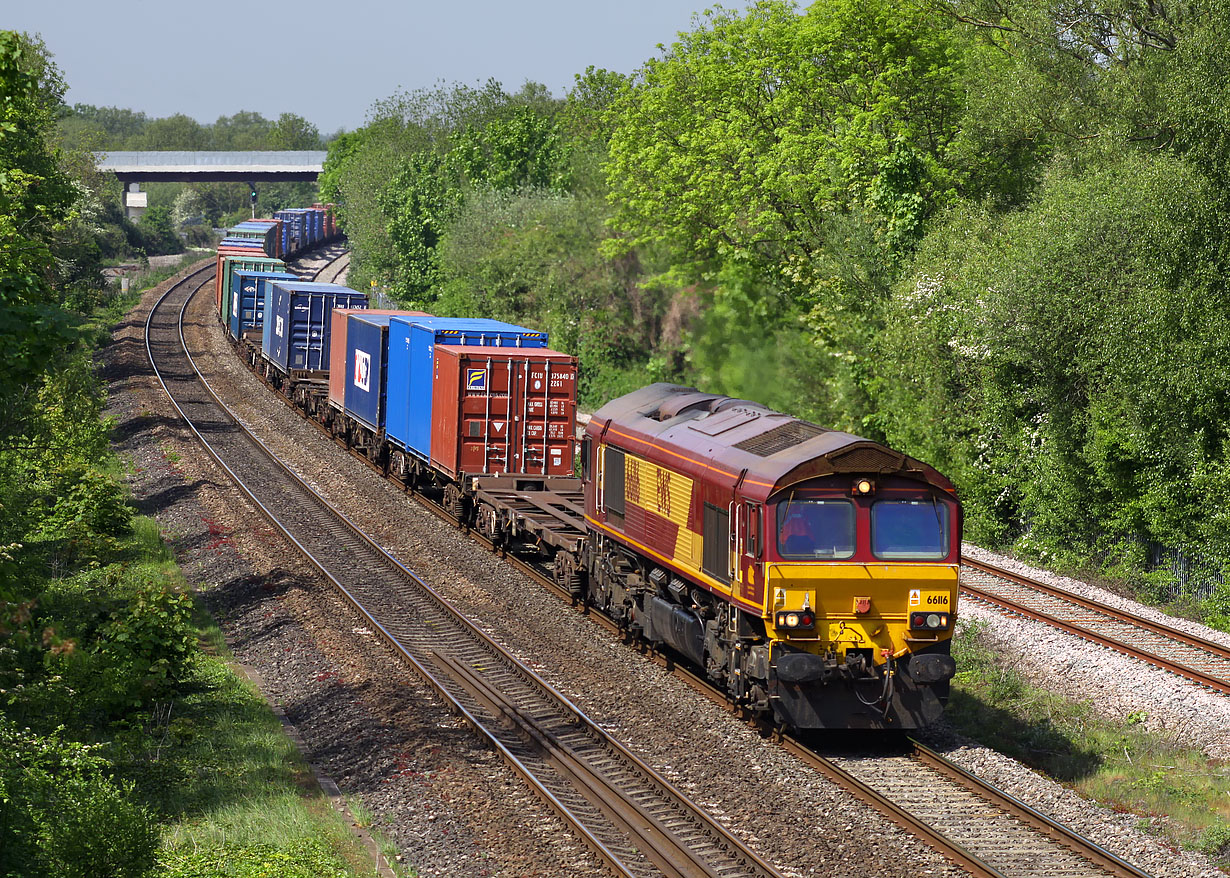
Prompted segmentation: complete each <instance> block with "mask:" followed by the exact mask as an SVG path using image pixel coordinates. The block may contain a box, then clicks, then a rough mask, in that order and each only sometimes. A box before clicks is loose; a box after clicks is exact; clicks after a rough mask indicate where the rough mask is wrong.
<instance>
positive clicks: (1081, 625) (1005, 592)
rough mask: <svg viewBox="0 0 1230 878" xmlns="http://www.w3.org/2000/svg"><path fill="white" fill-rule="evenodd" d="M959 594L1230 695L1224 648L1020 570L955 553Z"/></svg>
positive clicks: (1229, 656)
mask: <svg viewBox="0 0 1230 878" xmlns="http://www.w3.org/2000/svg"><path fill="white" fill-rule="evenodd" d="M961 565H962V569H961V594H962V599H964V600H969V599H971V598H972V599H973V600H976V601H979V602H981V603H983V604H987V605H989V606H992V607H994V608H996V609H998V610H999V611H1001V612H1006V613H1010V614H1013V615H1016V616H1022V617H1025V618H1029V619H1035V620H1037V621H1040V622H1044V623H1046V624H1047V625H1051V626H1053V627H1055V628H1059V629H1060V630H1062V631H1066V632H1067V633H1069V634H1073V635H1075V636H1077V637H1080V638H1083V639H1085V640H1088V641H1091V642H1093V643H1097V644H1099V645H1101V646H1105V647H1107V648H1109V649H1113V650H1115V651H1116V652H1120V653H1123V654H1124V655H1128V656H1131V657H1133V658H1136V659H1139V660H1140V661H1144V662H1147V663H1149V664H1151V665H1153V666H1155V667H1159V668H1164V669H1165V670H1167V671H1170V672H1171V673H1174V674H1178V675H1179V676H1181V677H1184V678H1186V679H1188V680H1191V681H1193V682H1195V683H1198V684H1200V685H1201V686H1204V687H1207V688H1208V689H1211V690H1214V691H1217V692H1221V693H1223V694H1227V695H1230V649H1228V648H1226V647H1224V646H1222V645H1221V644H1218V643H1212V642H1210V641H1208V640H1204V639H1202V638H1199V637H1195V636H1193V635H1191V634H1188V633H1186V632H1184V631H1180V630H1178V629H1175V628H1171V627H1169V626H1167V625H1162V624H1159V623H1157V622H1152V621H1150V620H1148V619H1142V618H1141V617H1139V616H1133V615H1132V614H1131V613H1127V612H1124V611H1123V610H1119V609H1116V608H1115V607H1111V606H1108V605H1106V604H1102V603H1099V602H1097V601H1093V600H1089V599H1087V598H1083V597H1080V596H1078V595H1074V594H1072V593H1070V592H1067V591H1064V590H1062V589H1058V588H1054V587H1053V586H1049V585H1046V584H1045V583H1042V582H1038V581H1036V580H1033V579H1030V578H1029V577H1026V576H1021V575H1019V574H1016V573H1012V572H1010V571H1008V570H1004V569H1002V568H999V567H995V566H993V565H991V564H986V563H984V562H981V561H977V560H975V559H973V558H970V557H968V556H966V557H963V558H962V559H961Z"/></svg>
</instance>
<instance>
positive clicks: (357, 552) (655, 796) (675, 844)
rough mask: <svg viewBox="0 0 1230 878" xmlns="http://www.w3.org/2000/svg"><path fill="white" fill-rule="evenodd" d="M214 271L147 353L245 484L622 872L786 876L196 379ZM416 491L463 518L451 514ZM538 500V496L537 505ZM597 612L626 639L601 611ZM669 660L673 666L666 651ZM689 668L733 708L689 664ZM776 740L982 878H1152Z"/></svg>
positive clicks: (161, 306) (1037, 822)
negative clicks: (477, 622) (366, 529)
mask: <svg viewBox="0 0 1230 878" xmlns="http://www.w3.org/2000/svg"><path fill="white" fill-rule="evenodd" d="M342 262H348V260H345V259H344V258H343V257H338V258H337V259H334V260H332V261H331V262H330V263H328V264H327V265H326V266H325V267H324V268H322V269H321V270H320V271H319V272H317V277H318V278H319V277H321V276H322V274H325V275H326V276H327V273H328V272H329V271H331V270H332V269H333V268H335V267H336V266H337V265H338V264H339V263H342ZM211 269H212V266H210V267H207V268H205V269H203V270H202V271H199V272H197V273H195V274H193V275H190V276H189V277H188V278H186V279H185V280H184V281H181V283H180V284H179V285H177V286H175V287H173V288H172V290H170V291H169V292H168V293H167V294H166V295H165V296H164V297H163V299H161V300H159V303H158V304H157V305H156V306H155V307H154V309H153V310H152V311H151V314H150V318H149V321H148V322H147V350H148V352H149V356H150V361H151V363H153V364H154V366H155V370H156V371H157V373H158V375H159V381H160V383H162V385H163V387H164V388H165V389H166V392H167V394H168V396H170V397H171V399H172V402H173V403H174V405H175V407H176V408H177V409H178V410H179V411H180V412H181V414H182V415H183V417H184V418H185V420H186V421H188V423H189V424H190V426H191V427H192V429H193V431H194V433H196V435H197V437H198V438H199V439H200V441H201V442H202V443H203V444H205V446H206V449H207V451H208V452H209V454H210V455H211V456H212V457H214V459H215V460H217V461H218V462H219V463H220V465H222V466H223V468H224V469H226V470H227V472H228V474H229V475H230V476H231V477H232V479H234V480H235V481H236V483H237V484H238V485H239V487H240V490H242V491H243V492H244V493H245V494H247V495H248V497H249V498H250V499H251V500H252V501H253V502H254V503H255V504H256V505H257V506H258V508H260V509H261V510H262V511H263V513H264V514H265V515H266V516H267V517H268V518H270V520H271V521H273V522H274V524H275V526H276V527H278V528H279V529H281V530H282V531H283V533H284V534H285V535H286V536H287V538H288V539H290V540H291V542H293V543H294V544H295V545H296V546H297V547H298V548H299V550H300V551H301V552H303V554H304V555H305V556H306V557H307V558H308V560H309V561H310V562H311V563H312V564H313V565H314V566H316V567H317V569H318V570H320V571H321V573H322V574H323V575H324V576H325V577H326V578H327V579H328V580H329V581H330V582H331V583H332V584H333V585H334V587H335V588H337V589H338V590H339V592H340V593H341V594H342V595H343V596H344V597H345V598H346V600H347V601H348V602H349V603H350V604H351V605H352V606H354V607H355V608H356V611H357V612H359V613H360V615H362V616H364V617H365V618H366V620H367V624H369V625H370V626H371V628H372V630H374V631H376V632H377V633H378V634H379V635H380V636H381V637H382V638H383V639H384V640H385V642H386V643H388V644H389V645H390V647H391V648H392V649H393V650H394V651H395V652H396V653H397V654H398V655H399V656H400V657H401V658H402V659H403V660H404V661H406V662H407V663H408V664H410V665H411V666H412V667H413V668H414V669H415V670H416V671H417V672H418V673H419V674H420V675H421V676H422V677H423V678H424V679H425V680H426V681H427V682H428V683H429V684H430V685H432V686H433V688H435V689H436V691H437V692H439V693H440V695H441V696H442V697H443V698H444V699H445V701H446V702H448V703H449V704H451V705H452V709H453V710H454V711H455V712H457V713H458V714H460V715H461V716H463V717H464V718H465V719H466V720H467V721H468V722H469V723H470V724H471V725H472V726H474V727H475V728H476V729H477V730H478V731H479V732H480V734H482V735H483V736H485V737H486V739H487V740H488V741H490V743H491V745H492V746H493V747H494V748H495V749H496V750H497V752H499V753H500V754H501V756H502V757H503V758H504V760H505V761H506V762H507V763H508V764H509V765H510V766H512V767H513V770H514V771H516V772H517V773H518V774H520V775H521V776H522V777H523V778H524V779H525V780H526V782H527V783H528V784H529V785H530V787H531V788H532V789H534V790H535V792H536V794H537V795H538V796H539V797H540V798H541V799H542V800H543V801H544V802H546V803H547V804H548V805H549V806H550V807H551V808H552V809H553V810H555V811H556V813H558V814H560V816H561V817H562V818H563V819H564V820H565V821H566V822H567V823H569V824H570V825H571V826H572V827H573V828H574V831H575V832H576V834H577V835H578V836H579V837H580V838H581V839H582V840H583V841H584V842H585V843H586V844H587V845H588V846H589V847H590V848H591V850H593V851H594V852H595V853H596V854H597V855H598V856H599V857H600V858H602V859H603V860H604V861H605V862H606V863H607V864H608V865H609V866H610V868H611V869H612V871H614V872H615V873H616V874H619V875H679V876H683V875H708V876H715V875H723V876H725V875H777V874H779V873H777V872H776V871H774V870H773V868H772V867H771V866H769V865H768V864H766V863H764V862H763V861H761V860H760V859H759V858H758V857H757V856H756V855H755V854H754V853H753V852H751V851H750V850H748V849H747V848H746V847H744V846H743V845H742V844H741V843H740V842H739V841H738V840H737V839H734V838H733V837H731V836H729V834H728V833H726V832H725V830H724V829H723V828H722V827H721V826H720V825H719V824H717V823H715V822H714V821H713V820H712V819H711V818H709V817H707V816H706V815H705V814H704V813H703V812H701V811H700V810H699V809H697V808H696V807H695V806H693V805H691V804H690V803H689V802H688V801H687V799H686V798H685V797H683V796H682V795H681V794H679V793H678V792H677V791H675V790H674V789H673V788H672V787H671V786H670V784H669V783H668V782H667V781H665V780H664V779H662V778H661V777H660V776H658V775H656V773H654V772H653V770H652V769H650V768H649V767H648V766H646V765H644V764H642V763H640V762H639V760H637V759H636V758H635V757H634V756H632V755H631V754H630V753H629V752H628V751H627V750H626V749H624V748H623V747H622V746H620V745H619V744H618V743H617V742H615V741H613V740H612V739H610V738H609V737H608V736H607V735H606V734H605V733H603V732H602V731H601V730H600V729H597V728H596V727H594V726H593V724H592V723H589V722H588V720H587V719H586V717H585V716H584V715H583V714H582V713H581V711H579V710H578V709H577V708H576V707H575V706H573V705H572V704H570V703H569V702H568V701H567V700H566V699H564V698H563V696H561V695H560V694H559V693H557V692H556V691H555V690H554V689H552V688H551V687H550V686H549V685H548V684H547V683H545V682H544V681H543V680H541V679H540V678H539V677H538V676H537V675H535V674H534V673H533V672H532V671H530V670H529V669H528V668H526V667H525V666H524V665H522V664H520V663H519V662H518V661H517V660H516V659H515V658H513V657H512V656H510V655H508V654H507V653H505V652H504V651H503V650H502V649H501V648H500V647H499V646H498V645H497V644H495V643H494V642H492V641H491V640H490V639H489V638H487V637H486V636H485V635H484V634H482V633H481V632H480V631H478V630H477V629H475V628H474V627H473V626H472V625H470V623H469V622H467V621H466V620H464V619H461V618H460V617H458V616H457V614H456V613H455V612H454V611H453V610H452V608H451V607H450V606H449V605H448V604H447V602H446V601H445V600H444V599H443V598H442V597H441V596H439V595H438V594H437V593H435V592H434V591H433V590H432V589H431V588H430V587H429V586H427V585H426V584H425V583H423V582H422V581H420V580H419V579H418V578H417V577H415V575H414V574H413V573H412V572H411V571H409V570H408V569H406V568H405V567H403V566H402V565H401V564H399V563H398V562H397V561H396V560H394V559H392V558H391V557H389V556H388V555H387V554H386V553H385V552H384V551H383V550H381V549H380V548H379V547H378V546H376V545H375V544H374V543H372V542H371V541H370V540H369V539H367V538H366V537H365V536H364V535H363V534H362V533H361V532H360V531H359V530H358V529H357V528H356V527H354V526H353V525H352V524H351V523H350V522H349V521H348V520H347V519H346V518H345V516H344V515H342V514H341V513H340V512H338V511H337V510H335V509H332V508H330V507H329V506H328V504H327V503H326V502H325V501H324V500H323V499H322V498H321V497H320V496H319V495H318V494H316V492H315V491H313V490H312V489H311V488H309V487H307V486H306V485H304V484H303V483H302V482H300V481H299V480H298V479H297V478H296V477H294V476H293V475H292V474H291V473H290V472H289V470H288V469H286V468H285V467H284V466H283V465H282V464H281V463H280V462H279V461H277V460H276V459H275V458H273V457H272V456H271V455H270V454H269V453H268V452H267V451H266V450H265V449H264V447H263V445H262V444H261V443H260V440H259V439H256V438H255V437H253V436H250V435H248V434H247V433H246V431H244V430H243V428H241V427H240V425H239V424H238V422H237V421H236V420H235V419H234V418H233V416H232V415H231V414H230V412H229V411H228V410H227V409H226V407H225V405H224V404H222V403H221V401H220V400H218V399H217V398H216V397H214V396H213V393H212V391H211V390H210V389H209V388H208V387H206V386H205V384H204V382H203V380H202V379H201V378H200V377H199V375H198V374H197V373H196V370H195V365H194V364H193V363H192V360H191V354H190V353H189V352H188V351H187V349H186V344H185V343H184V341H183V336H182V327H181V326H180V324H181V321H182V315H183V312H184V310H185V309H186V307H187V303H188V300H189V298H190V296H191V295H192V294H193V293H194V292H195V289H196V288H197V287H199V286H203V285H204V284H205V283H207V282H208V280H209V279H210V276H211V275H212V271H211ZM333 276H336V273H335V274H334V275H333ZM355 456H356V457H359V459H360V460H364V461H365V462H366V459H365V458H363V457H362V456H360V455H358V454H355ZM377 471H379V470H377ZM240 472H242V474H243V476H242V478H241V477H240V475H239V473H240ZM414 496H415V497H416V499H418V500H419V501H420V502H422V503H423V504H424V505H426V506H428V507H429V508H431V509H432V510H433V511H434V512H435V513H436V514H437V515H439V516H441V517H442V518H444V519H445V520H448V521H450V522H451V523H453V524H454V525H455V524H456V521H455V519H453V518H452V517H451V516H450V515H449V514H448V512H447V511H446V510H444V509H443V508H441V507H440V506H439V505H438V504H436V503H434V502H432V501H430V500H428V499H427V498H425V497H423V496H421V495H418V494H415V495H414ZM534 505H535V504H534V502H533V498H528V499H527V508H529V507H533V506H534ZM273 510H278V512H277V513H275V512H273ZM545 517H546V518H550V517H551V514H550V513H549V512H548V513H546V516H545ZM470 535H471V537H472V538H474V539H475V540H476V541H478V542H480V543H481V544H483V545H485V546H486V547H487V548H488V549H490V550H492V551H496V552H499V553H500V554H501V555H503V556H504V557H506V558H507V560H509V561H510V562H511V563H513V564H514V565H515V566H516V567H518V568H519V569H521V570H522V571H523V572H525V573H527V574H529V575H531V576H532V577H533V578H535V579H536V580H538V581H539V582H541V583H542V584H544V585H545V586H547V587H549V588H551V589H553V590H554V591H556V593H557V594H559V595H560V596H561V597H563V598H565V599H568V600H572V601H573V602H574V604H575V599H573V598H572V596H571V595H570V594H569V592H568V590H567V588H566V587H565V585H564V584H562V583H560V582H558V581H556V578H555V576H553V573H552V571H551V570H550V569H549V568H547V567H544V566H543V565H540V564H535V563H533V559H532V558H521V557H518V556H516V555H515V554H513V553H508V552H505V550H504V548H503V546H502V544H501V543H500V542H499V540H498V534H497V535H495V536H496V539H495V540H493V539H491V536H492V535H484V534H482V533H480V532H477V531H471V532H470ZM967 560H968V559H967ZM965 575H966V574H965V573H964V572H963V579H964V577H965ZM580 610H581V611H582V612H585V611H586V608H584V607H580ZM591 618H593V619H594V620H595V621H597V622H599V623H600V624H604V625H606V626H607V627H609V628H611V629H612V630H613V631H614V630H617V629H616V626H615V625H614V624H613V623H611V622H609V620H606V619H605V617H603V616H601V615H600V614H592V616H591ZM444 645H446V646H444ZM654 658H656V659H657V660H658V661H659V662H661V663H663V664H666V665H667V666H673V663H672V662H671V660H670V658H669V657H667V656H663V655H659V654H656V653H655V654H654ZM675 671H676V672H677V673H678V674H679V675H680V676H683V677H684V678H685V679H688V681H689V682H690V683H692V685H694V686H695V687H696V688H697V689H699V690H700V691H702V692H704V693H705V694H706V695H708V696H709V697H711V698H713V699H714V700H715V701H719V702H724V701H725V699H724V698H723V696H721V695H720V694H718V693H716V692H714V691H713V690H712V689H711V688H710V687H709V686H708V685H707V684H706V683H704V681H702V680H700V679H698V678H696V677H693V676H692V675H691V674H690V673H689V672H688V671H687V670H686V669H681V668H675ZM776 739H777V740H778V741H780V742H781V743H782V745H783V746H785V747H786V748H787V749H788V750H790V751H791V752H792V753H793V754H794V755H795V756H797V757H798V758H799V759H801V760H802V761H803V762H805V763H806V764H808V765H810V766H811V767H812V768H813V769H814V770H816V771H818V772H820V773H821V774H823V775H825V776H826V777H828V778H829V779H830V780H832V781H833V782H835V783H837V784H838V785H840V786H842V787H843V788H844V789H846V790H847V791H849V792H850V793H851V794H852V795H854V796H855V797H856V798H858V799H859V800H860V801H862V802H865V803H867V804H869V805H871V806H872V807H874V808H876V809H877V810H879V811H880V812H881V813H883V814H885V815H886V816H887V817H889V819H891V820H893V821H894V822H896V823H897V824H898V825H900V826H902V827H904V828H905V829H906V830H907V831H909V832H910V833H912V834H914V835H916V836H917V837H919V838H921V839H922V840H924V841H925V842H927V843H928V844H929V845H931V846H932V847H934V848H935V849H937V850H939V851H940V852H941V853H942V854H943V855H945V856H946V857H948V858H949V859H950V860H952V861H953V862H955V863H957V864H959V865H961V866H962V867H963V868H965V869H966V870H968V871H969V872H970V873H971V874H973V875H978V876H986V878H1000V876H1007V875H1013V876H1016V875H1039V876H1042V875H1046V876H1068V875H1072V876H1087V875H1112V876H1124V878H1127V876H1132V878H1142V876H1144V875H1145V873H1143V872H1141V871H1140V870H1138V869H1136V868H1135V867H1133V866H1131V865H1130V864H1128V863H1126V862H1125V861H1123V860H1121V859H1119V858H1118V857H1116V856H1114V855H1113V854H1111V853H1109V852H1108V851H1106V850H1104V849H1103V848H1101V847H1099V846H1098V845H1096V844H1094V843H1092V842H1090V841H1087V840H1086V839H1084V838H1082V837H1081V836H1079V835H1077V834H1076V833H1074V832H1071V831H1070V830H1068V829H1066V828H1064V827H1062V826H1060V825H1059V824H1056V823H1055V822H1054V821H1051V820H1050V819H1049V818H1046V817H1045V816H1044V815H1042V814H1039V813H1038V812H1036V811H1034V810H1033V809H1030V808H1028V807H1027V806H1025V805H1023V804H1021V803H1020V802H1018V801H1017V800H1016V799H1014V798H1013V797H1012V796H1010V795H1008V794H1006V793H1003V792H1001V791H999V790H996V789H994V788H993V787H990V786H989V785H987V784H985V783H984V782H983V781H981V780H979V779H978V778H976V777H973V776H972V775H969V774H968V773H967V772H965V771H964V770H963V769H961V768H959V767H958V766H956V765H955V764H953V763H951V762H949V761H948V760H946V759H944V757H942V756H940V755H939V754H936V753H933V752H932V751H930V750H927V749H926V748H925V747H923V746H922V745H921V744H918V743H917V742H910V745H909V747H910V749H909V752H904V753H903V752H894V753H891V754H884V753H882V752H880V753H861V754H853V755H851V754H830V755H828V756H823V755H820V753H818V752H817V751H816V750H815V749H812V748H811V747H810V746H808V745H804V744H803V743H800V742H798V741H794V740H791V739H789V738H781V737H780V736H777V737H776Z"/></svg>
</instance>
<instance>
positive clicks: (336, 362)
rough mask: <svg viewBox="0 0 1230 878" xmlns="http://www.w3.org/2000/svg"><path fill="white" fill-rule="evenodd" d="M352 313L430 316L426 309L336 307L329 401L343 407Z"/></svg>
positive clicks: (330, 345) (330, 360) (334, 310)
mask: <svg viewBox="0 0 1230 878" xmlns="http://www.w3.org/2000/svg"><path fill="white" fill-rule="evenodd" d="M351 314H401V315H403V316H405V317H430V316H431V315H430V314H428V313H427V312H426V311H387V310H385V311H382V310H380V309H378V308H334V309H333V320H332V322H331V323H330V324H329V402H330V403H331V404H332V405H333V407H334V408H335V409H339V410H340V409H341V408H342V405H343V403H345V401H346V378H347V377H348V376H349V375H350V369H349V367H348V366H347V365H346V326H347V323H346V318H347V317H349V316H350V315H351Z"/></svg>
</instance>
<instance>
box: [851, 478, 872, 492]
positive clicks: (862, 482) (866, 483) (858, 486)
mask: <svg viewBox="0 0 1230 878" xmlns="http://www.w3.org/2000/svg"><path fill="white" fill-rule="evenodd" d="M875 489H876V485H875V482H873V481H872V480H871V479H859V480H858V481H857V482H855V483H854V493H855V494H870V493H871V492H872V491H874V490H875Z"/></svg>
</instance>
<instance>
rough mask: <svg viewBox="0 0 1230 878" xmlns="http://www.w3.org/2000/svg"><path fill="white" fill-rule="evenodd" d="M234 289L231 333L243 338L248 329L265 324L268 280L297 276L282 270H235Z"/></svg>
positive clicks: (290, 279)
mask: <svg viewBox="0 0 1230 878" xmlns="http://www.w3.org/2000/svg"><path fill="white" fill-rule="evenodd" d="M234 275H235V290H236V292H235V293H234V294H233V295H232V296H231V317H230V327H231V335H232V336H234V337H235V338H243V334H244V332H245V331H246V330H249V329H260V328H261V327H262V326H264V325H265V299H266V296H267V294H268V288H269V281H271V280H288V281H296V280H298V279H299V278H298V277H297V276H296V275H293V274H287V273H286V272H284V271H247V270H242V271H235V272H234Z"/></svg>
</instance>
